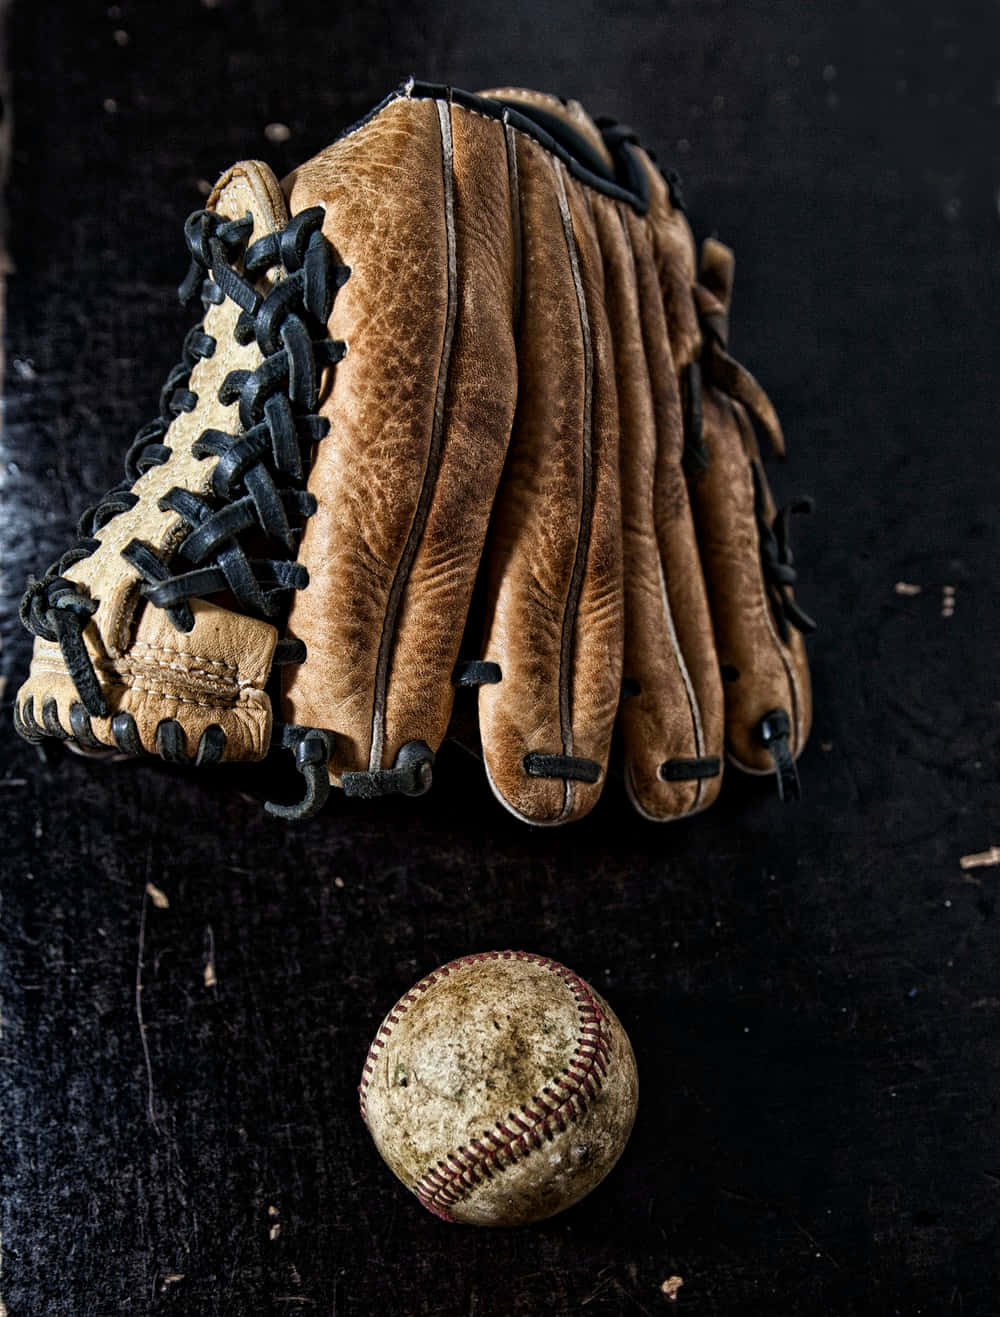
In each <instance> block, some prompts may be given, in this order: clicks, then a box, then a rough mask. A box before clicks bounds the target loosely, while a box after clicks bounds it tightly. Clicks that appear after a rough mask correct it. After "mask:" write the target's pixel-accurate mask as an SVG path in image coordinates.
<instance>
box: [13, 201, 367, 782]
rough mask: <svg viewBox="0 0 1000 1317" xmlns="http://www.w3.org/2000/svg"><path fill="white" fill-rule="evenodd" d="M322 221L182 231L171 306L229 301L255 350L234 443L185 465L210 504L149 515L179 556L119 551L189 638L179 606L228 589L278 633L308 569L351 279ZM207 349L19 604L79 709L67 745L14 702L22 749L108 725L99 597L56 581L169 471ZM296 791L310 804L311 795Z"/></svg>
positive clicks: (240, 391) (176, 740)
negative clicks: (307, 531)
mask: <svg viewBox="0 0 1000 1317" xmlns="http://www.w3.org/2000/svg"><path fill="white" fill-rule="evenodd" d="M322 222H323V210H322V208H321V207H313V208H312V209H310V210H306V211H302V212H301V213H300V214H298V215H296V216H295V217H294V218H293V219H292V220H291V221H290V222H289V224H288V225H287V227H286V228H284V229H283V230H281V231H280V232H277V233H270V234H267V235H266V236H264V237H262V238H259V239H258V240H257V241H256V242H254V243H252V244H251V245H249V246H247V243H248V240H249V238H250V234H251V232H252V229H253V219H252V217H251V216H249V215H247V216H246V217H244V218H243V219H238V220H227V219H224V218H223V217H222V216H220V215H218V214H217V213H215V212H214V211H196V212H195V213H194V214H193V215H191V216H190V218H189V219H188V220H187V222H186V224H185V226H184V236H185V240H186V242H187V246H188V250H189V252H190V256H191V265H190V268H189V270H188V273H187V276H186V278H185V279H184V282H183V283H182V284H181V287H180V290H179V291H180V297H181V300H182V302H187V301H189V300H191V299H192V298H193V297H195V296H196V295H198V294H200V296H201V300H202V303H203V305H204V307H205V309H206V310H207V309H208V307H209V306H211V305H213V304H214V305H220V304H221V303H222V302H223V301H224V300H225V299H227V298H228V299H229V300H230V301H233V302H235V303H236V305H237V306H238V307H239V308H240V312H241V314H240V316H239V319H238V321H237V324H236V331H235V337H236V339H237V341H238V342H239V343H241V344H248V343H250V342H253V341H256V343H257V345H258V347H259V348H260V351H261V352H262V354H263V358H264V359H263V361H262V362H261V364H260V365H259V366H258V368H257V369H256V370H254V371H232V372H230V373H229V374H228V375H227V376H226V378H225V380H224V381H223V383H222V387H221V389H220V390H219V398H220V401H222V402H223V403H224V404H229V403H232V402H237V401H238V403H239V421H240V428H239V431H238V432H237V433H236V434H228V433H226V432H224V431H221V430H206V431H204V432H203V433H202V435H201V436H200V438H199V439H198V441H197V443H196V444H195V445H194V449H193V452H194V455H195V457H198V458H204V457H209V456H215V457H217V458H218V461H217V463H216V466H215V470H214V472H213V477H212V486H211V491H210V493H209V494H207V495H200V494H193V493H192V492H191V491H189V490H184V489H180V488H174V489H172V490H170V491H169V493H168V494H167V495H166V496H165V497H164V498H163V499H161V500H160V502H159V507H160V508H161V510H164V511H167V510H169V511H172V512H174V513H175V514H176V515H177V516H178V518H179V520H180V524H181V526H182V528H183V529H184V531H185V532H186V533H185V535H184V538H183V539H182V541H181V543H180V544H179V545H178V547H177V548H176V549H175V550H174V551H173V552H172V553H171V554H170V555H169V557H164V556H161V552H160V551H158V550H157V549H155V548H154V547H153V546H151V545H149V544H146V543H144V542H143V541H141V540H133V541H131V543H129V544H128V545H127V546H126V547H125V548H124V549H123V550H122V556H123V557H124V558H125V560H126V561H127V562H129V563H130V564H131V565H132V566H133V567H134V568H135V569H136V570H137V571H138V573H139V576H140V578H141V584H140V586H139V593H140V595H141V596H142V597H143V598H144V599H146V600H147V601H148V602H149V603H150V604H152V605H154V606H155V607H158V608H162V609H164V610H165V611H166V613H167V616H168V617H169V618H170V621H171V622H172V623H173V625H174V626H175V627H176V628H177V629H178V630H179V631H189V630H191V628H192V627H193V626H194V615H193V613H192V610H191V606H190V601H191V600H192V599H195V598H204V597H207V596H212V595H218V594H221V593H223V592H225V594H226V595H227V596H228V597H230V598H231V599H232V600H234V601H235V607H236V608H237V609H238V610H239V611H240V612H241V613H245V614H247V615H250V616H253V617H258V618H263V619H268V620H277V619H279V618H280V617H281V615H282V614H283V612H284V610H285V608H286V607H287V603H288V598H289V595H290V593H291V592H292V591H293V590H300V589H302V588H303V587H304V586H305V585H306V584H307V582H308V575H307V573H306V571H305V569H304V568H303V567H302V566H300V565H299V564H297V563H296V562H295V561H294V558H295V553H296V549H297V545H298V540H299V537H300V534H301V527H302V523H303V521H304V520H305V519H306V518H307V517H309V516H311V515H312V513H313V512H314V511H315V509H316V502H315V499H314V498H313V497H312V495H310V494H308V493H307V492H306V491H305V490H304V488H303V485H304V483H305V476H306V473H307V471H308V467H309V459H310V455H311V450H312V445H313V444H314V443H315V442H317V441H318V440H320V439H322V438H323V437H324V436H325V434H326V433H327V429H328V425H329V423H328V422H327V421H326V420H324V419H323V418H321V417H320V416H318V415H317V414H316V408H317V405H318V401H319V388H320V380H321V376H322V372H323V369H324V368H325V367H327V366H330V365H333V364H335V363H336V362H338V361H339V360H340V359H341V358H342V357H343V355H344V351H345V345H344V344H343V343H340V342H335V341H332V340H331V339H330V338H329V336H328V334H327V328H326V326H327V321H328V319H329V316H330V311H331V308H332V305H333V299H334V296H335V294H336V290H337V289H338V288H339V287H340V286H341V285H342V284H343V283H344V281H345V280H346V278H347V277H348V275H349V274H350V271H349V270H348V269H347V268H346V267H344V266H339V265H336V264H335V263H334V261H333V257H332V253H331V250H330V247H329V244H328V243H327V242H326V240H325V239H324V237H323V235H322V232H321V229H322ZM241 266H242V269H241ZM270 270H278V271H279V272H280V273H281V275H283V277H281V278H279V279H278V280H277V281H276V282H275V283H274V284H273V286H272V287H271V289H270V291H268V292H267V293H266V294H265V293H261V292H259V291H258V289H257V288H256V287H255V286H254V281H259V280H260V279H261V277H262V276H263V275H264V274H265V273H266V272H268V271H270ZM215 348H216V344H215V340H214V339H213V338H212V337H211V336H210V335H208V334H207V333H206V332H205V329H204V325H203V324H199V325H196V326H195V327H194V328H193V329H192V330H191V331H190V332H189V333H188V335H187V337H186V338H185V340H184V350H183V356H182V359H181V361H180V362H178V364H177V365H176V366H175V367H174V368H173V369H172V370H171V371H170V374H169V375H168V377H167V380H166V383H165V384H164V386H163V389H162V390H161V393H160V406H159V415H158V416H157V417H156V418H155V419H154V420H152V421H150V422H149V423H148V424H147V425H145V426H144V427H143V428H142V429H141V430H140V431H139V433H138V434H137V435H136V437H135V440H134V442H133V443H132V445H131V447H130V448H129V451H128V454H127V456H126V459H125V479H124V480H123V481H122V482H121V483H120V484H118V485H116V486H115V487H114V488H113V489H112V490H110V491H109V492H108V493H107V494H106V495H105V496H104V497H103V498H102V499H101V500H100V501H99V502H98V503H97V504H96V505H95V506H94V507H92V508H89V509H88V510H87V511H86V512H85V513H84V514H83V516H82V518H81V519H80V522H79V526H78V535H79V539H78V542H77V543H76V544H75V545H74V546H73V547H72V548H71V549H69V550H68V551H67V552H66V553H64V554H63V555H62V557H61V558H60V559H59V560H58V561H57V562H56V563H54V564H53V566H52V567H50V568H49V570H48V571H47V572H46V573H45V575H44V576H43V577H42V578H41V579H40V580H38V581H35V582H33V583H32V584H31V585H30V586H29V587H28V590H27V591H26V593H25V595H24V598H23V600H22V602H21V620H22V621H23V622H24V625H25V626H26V627H27V628H28V630H29V631H32V632H33V633H34V634H35V635H38V636H42V637H43V638H44V639H46V640H49V641H53V642H55V643H57V644H58V645H59V648H60V651H61V653H62V657H63V661H64V663H65V665H66V669H67V671H68V673H69V675H70V677H71V678H72V680H73V683H74V685H75V687H76V690H77V694H78V695H79V697H80V702H79V703H74V704H73V706H72V708H71V709H70V715H69V716H70V722H71V726H72V731H71V732H67V731H66V729H64V728H62V727H61V726H60V725H59V722H58V717H57V716H56V710H55V708H54V702H51V703H52V704H53V707H52V708H51V709H50V708H49V707H48V705H49V703H50V702H49V701H47V702H46V708H45V709H43V711H42V722H41V724H39V723H38V721H37V719H36V716H35V712H34V708H33V705H32V702H31V701H27V702H26V704H25V708H24V710H23V714H22V715H19V716H18V724H19V730H20V731H22V734H24V735H27V736H28V737H29V739H32V740H37V739H39V737H40V736H43V735H52V736H58V737H61V738H62V739H66V738H68V737H69V736H70V735H72V737H73V738H74V739H75V740H77V741H78V742H79V743H80V744H81V745H83V746H84V747H85V748H92V749H96V748H98V747H99V746H100V743H99V742H98V741H97V739H96V737H94V735H93V732H92V729H91V728H90V725H89V721H88V717H87V716H88V715H92V716H96V717H106V716H107V715H108V713H109V712H110V710H109V706H108V703H107V700H106V698H105V696H104V693H103V691H102V690H101V685H100V681H99V679H98V676H97V673H96V672H95V670H94V666H93V663H92V661H91V659H90V655H89V653H88V651H87V648H86V645H85V643H84V640H83V632H84V629H85V627H86V625H87V623H88V621H89V619H90V617H91V616H92V615H93V613H94V612H95V611H96V609H97V607H98V604H99V600H97V599H93V598H90V597H89V596H88V595H86V594H85V593H84V592H83V590H82V589H81V587H80V586H78V585H77V584H76V583H75V582H73V581H70V580H67V579H66V577H65V572H66V571H67V570H68V569H69V567H70V566H71V565H72V564H73V563H76V562H79V561H80V560H81V559H83V558H86V557H88V556H89V555H90V554H91V553H93V552H94V550H95V549H96V548H97V547H98V545H99V543H100V541H99V540H98V539H97V538H96V534H97V532H98V531H99V530H100V529H101V527H103V526H104V525H105V524H106V523H107V522H108V521H110V520H111V518H112V517H115V516H117V515H118V514H119V513H121V512H124V511H125V510H126V509H128V508H132V507H134V506H135V504H136V502H137V501H138V496H137V495H136V494H135V493H133V492H132V488H131V487H132V485H134V484H135V482H136V481H137V480H138V479H139V477H140V476H141V475H142V474H143V473H144V472H145V471H147V470H149V468H150V467H152V466H158V465H161V464H163V463H164V462H166V461H168V459H169V458H170V456H171V452H172V449H171V448H170V447H169V446H168V445H167V444H166V443H165V442H164V441H165V439H166V436H167V431H168V429H169V427H170V425H171V424H172V422H173V421H174V419H175V418H176V417H177V416H178V415H180V413H182V412H185V411H192V410H193V409H194V408H195V406H196V405H197V402H198V399H197V396H196V395H195V394H194V393H193V392H192V390H191V388H190V380H191V372H192V370H193V369H194V367H195V366H196V365H197V363H198V362H199V361H201V360H203V359H204V358H206V357H211V356H212V354H213V353H214V352H215ZM251 540H252V541H253V543H254V545H255V546H256V545H258V544H261V545H263V546H264V551H265V553H266V554H267V556H266V557H262V558H256V557H255V558H251V557H250V556H248V549H247V544H248V542H249V541H251ZM227 602H228V599H227ZM304 656H305V650H304V646H302V645H301V643H300V642H298V641H294V640H293V641H282V642H279V645H278V651H277V653H276V656H275V662H276V663H279V664H280V663H285V662H301V661H302V659H303V658H304ZM293 730H298V731H301V730H302V729H293ZM111 731H112V736H113V738H114V740H115V742H116V744H117V745H118V747H119V748H120V749H122V750H123V751H125V752H126V753H130V754H138V753H141V752H142V749H143V747H142V744H141V742H140V738H139V735H138V730H137V728H136V725H135V720H134V718H132V716H131V714H128V713H124V712H123V713H119V714H116V715H115V717H114V718H113V719H112V722H111ZM324 735H325V734H324ZM278 739H280V737H279V738H278ZM302 739H304V734H303V736H300V737H299V740H302ZM320 739H322V737H321V738H320ZM316 745H317V741H316V737H315V736H314V737H313V738H312V740H310V742H309V751H308V753H307V754H306V755H305V756H303V763H307V762H311V760H312V758H314V757H315V755H314V750H315V746H316ZM323 745H324V746H325V745H326V742H325V741H323ZM224 747H225V736H224V734H223V732H222V729H221V728H219V727H218V726H215V725H213V726H212V727H209V728H208V729H206V731H205V733H204V734H203V735H202V737H201V739H200V741H199V745H198V749H197V751H196V755H195V758H196V760H197V762H199V763H205V762H214V761H216V760H217V759H219V758H221V756H222V751H223V749H224ZM156 748H157V751H158V753H159V754H160V755H161V756H162V757H163V758H165V759H168V760H180V759H186V758H187V748H186V744H185V738H184V732H183V729H182V727H181V725H180V724H179V723H177V722H176V721H175V720H173V719H167V720H164V722H162V723H161V724H160V725H159V727H158V729H157V736H156ZM328 757H329V750H328V748H327V758H328ZM324 762H325V761H324ZM301 766H302V765H300V767H301ZM308 790H309V792H310V793H313V784H312V783H310V784H309V788H308Z"/></svg>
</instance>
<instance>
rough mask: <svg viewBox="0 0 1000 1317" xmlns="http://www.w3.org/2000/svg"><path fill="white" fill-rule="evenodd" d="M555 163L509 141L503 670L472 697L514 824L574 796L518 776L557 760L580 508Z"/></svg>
mask: <svg viewBox="0 0 1000 1317" xmlns="http://www.w3.org/2000/svg"><path fill="white" fill-rule="evenodd" d="M557 169H558V166H557V164H556V162H554V161H553V160H552V159H551V157H550V156H548V155H547V154H546V153H545V152H544V151H543V150H542V149H541V147H539V146H538V145H537V144H536V143H535V142H533V141H532V140H530V139H529V138H527V137H525V136H518V139H517V172H518V180H519V185H520V193H521V219H520V222H521V231H522V238H523V259H522V305H521V317H520V324H519V330H518V372H519V380H518V402H517V411H516V413H515V418H514V429H513V434H512V436H511V442H510V449H509V451H508V455H507V462H506V466H505V468H504V475H503V480H502V482H501V485H500V489H499V491H498V495H497V503H496V507H495V511H494V520H493V526H492V529H491V536H490V544H489V549H488V555H489V556H488V571H489V583H490V584H489V595H490V606H489V609H488V615H487V620H486V628H485V637H484V646H483V649H484V654H483V657H484V658H485V659H487V660H489V661H492V662H495V663H498V664H499V665H500V669H501V672H502V674H503V679H502V681H501V682H500V683H499V684H498V685H495V686H483V687H482V688H481V689H480V692H479V722H480V730H481V733H482V743H483V754H484V757H485V762H486V769H487V773H488V775H489V779H490V782H491V785H492V786H493V789H494V791H495V792H496V794H497V796H498V797H499V799H500V800H501V801H502V802H503V804H505V805H506V806H507V807H508V809H510V810H511V811H512V812H514V813H515V814H517V815H518V816H519V817H521V818H523V819H525V820H527V821H529V822H536V823H557V822H561V821H562V820H563V819H564V818H566V817H567V816H568V814H569V813H570V812H571V811H572V809H573V802H574V791H573V788H572V787H571V786H570V785H569V784H567V783H565V782H563V781H561V780H556V779H549V778H536V777H529V776H528V774H527V772H526V771H525V768H524V762H523V761H524V758H525V756H526V755H527V754H529V753H531V752H543V753H547V754H562V753H565V752H566V741H565V736H564V732H565V730H566V729H564V726H563V720H562V704H563V702H564V701H563V699H562V698H561V697H562V696H563V694H564V689H565V682H566V681H568V680H569V674H568V673H564V672H563V671H562V663H561V655H562V642H563V625H564V621H565V616H566V606H567V600H568V599H569V594H570V584H571V581H572V578H573V569H574V564H575V562H576V557H577V546H578V543H579V538H580V521H581V515H582V509H583V503H584V474H585V473H584V463H585V456H586V451H587V448H588V444H589V440H588V434H589V429H590V426H591V417H590V410H591V408H590V399H589V397H588V394H589V391H590V379H591V375H592V362H591V360H590V352H589V350H588V348H587V347H586V346H585V338H584V332H583V328H582V325H581V313H580V300H579V298H578V294H577V285H576V283H575V282H574V275H573V267H572V262H571V256H570V251H569V248H568V244H567V234H566V231H565V228H564V221H563V215H562V213H561V212H560V205H559V178H558V174H557Z"/></svg>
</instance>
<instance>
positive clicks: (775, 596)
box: [750, 462, 816, 645]
mask: <svg viewBox="0 0 1000 1317" xmlns="http://www.w3.org/2000/svg"><path fill="white" fill-rule="evenodd" d="M750 469H751V471H752V472H753V507H754V516H755V518H756V520H757V534H758V538H759V540H760V561H761V567H762V568H763V572H764V584H765V586H766V588H767V593H768V598H769V599H770V601H771V611H772V612H773V614H774V620H775V623H776V625H777V627H778V631H779V633H780V635H781V639H782V640H783V641H784V642H785V644H786V645H787V644H788V641H789V638H790V633H789V630H788V627H789V624H791V625H792V626H794V627H795V629H796V630H797V631H800V632H801V633H802V635H808V634H809V633H810V632H812V631H815V630H816V623H815V622H814V621H813V619H812V618H811V617H810V616H809V614H808V613H806V612H804V611H803V609H801V608H800V607H799V605H798V604H797V603H796V602H795V599H794V597H793V595H792V587H793V586H794V585H795V581H796V572H795V567H794V565H793V564H794V561H795V560H794V558H793V556H792V545H791V537H790V532H791V518H792V516H793V515H795V514H796V513H807V512H812V510H813V501H812V499H811V498H799V499H795V500H794V501H793V502H791V503H786V504H785V506H784V507H782V508H779V509H778V511H777V512H776V513H775V516H774V520H773V521H768V519H767V496H766V493H765V490H764V480H763V477H762V475H761V473H760V468H759V467H758V466H757V463H756V462H752V463H751V466H750Z"/></svg>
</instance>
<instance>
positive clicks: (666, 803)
mask: <svg viewBox="0 0 1000 1317" xmlns="http://www.w3.org/2000/svg"><path fill="white" fill-rule="evenodd" d="M598 219H599V225H598V232H599V234H600V239H601V246H602V251H603V254H604V261H605V268H606V272H607V303H608V313H609V316H610V318H611V323H612V326H613V337H614V342H615V356H616V367H617V372H616V373H617V381H618V396H619V409H620V413H621V442H622V460H621V471H622V524H623V531H622V535H623V555H624V589H625V664H624V682H623V699H622V706H621V721H622V733H623V740H624V750H625V773H626V784H627V788H628V791H629V794H630V797H631V799H632V801H633V803H634V805H635V806H636V808H637V809H638V810H639V811H640V813H642V814H643V815H645V816H646V817H647V818H651V819H671V818H677V817H680V816H682V815H685V814H690V813H693V812H694V811H696V810H699V809H704V808H705V807H706V806H707V805H709V804H710V803H711V802H712V801H713V800H714V799H715V797H716V795H717V794H718V790H719V784H720V781H721V771H722V742H723V697H722V687H721V681H720V678H719V671H718V663H717V660H716V654H715V643H714V638H713V635H712V620H711V615H710V613H709V607H708V600H707V597H706V593H705V585H704V579H703V576H702V571H701V563H700V560H699V554H698V545H697V540H696V537H695V530H694V523H693V520H692V516H691V509H690V504H689V502H688V494H687V485H686V481H685V477H684V472H683V469H682V466H681V457H682V453H683V422H682V416H681V404H680V395H679V392H678V389H677V383H676V372H675V369H674V364H673V360H672V357H671V351H670V343H669V340H668V336H667V327H666V321H665V317H664V310H663V298H662V295H661V291H660V285H659V281H658V279H657V274H656V269H655V265H654V259H653V252H652V247H651V244H650V240H649V233H648V230H647V228H646V226H645V225H644V224H643V222H642V221H641V220H640V219H639V218H638V217H637V216H635V215H634V214H633V213H631V212H629V211H627V210H625V209H624V208H618V209H617V211H616V212H615V213H611V212H608V211H602V212H600V213H599V216H598Z"/></svg>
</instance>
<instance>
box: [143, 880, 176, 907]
mask: <svg viewBox="0 0 1000 1317" xmlns="http://www.w3.org/2000/svg"><path fill="white" fill-rule="evenodd" d="M146 895H147V896H148V897H149V899H150V900H151V901H152V903H153V904H154V905H155V906H156V908H157V910H169V909H170V901H169V900H168V898H167V894H166V892H161V891H160V889H159V888H158V887H157V886H156V884H155V883H147V884H146Z"/></svg>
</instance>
